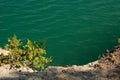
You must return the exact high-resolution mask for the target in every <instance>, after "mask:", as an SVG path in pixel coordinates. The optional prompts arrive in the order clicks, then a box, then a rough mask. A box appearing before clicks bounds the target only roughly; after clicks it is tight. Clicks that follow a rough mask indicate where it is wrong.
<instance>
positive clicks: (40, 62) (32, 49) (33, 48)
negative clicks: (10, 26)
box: [0, 35, 52, 70]
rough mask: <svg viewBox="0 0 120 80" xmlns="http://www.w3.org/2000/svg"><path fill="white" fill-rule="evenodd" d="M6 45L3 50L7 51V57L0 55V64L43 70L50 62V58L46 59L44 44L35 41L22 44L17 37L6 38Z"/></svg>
mask: <svg viewBox="0 0 120 80" xmlns="http://www.w3.org/2000/svg"><path fill="white" fill-rule="evenodd" d="M8 42H9V43H8V44H6V45H5V46H4V49H6V50H8V51H9V53H8V56H4V54H2V55H0V64H1V65H2V64H10V65H11V67H14V68H19V67H21V66H28V67H30V68H32V69H41V70H42V69H44V68H45V67H46V66H47V64H48V63H50V62H52V59H51V58H46V57H45V54H46V50H45V49H44V46H45V43H44V42H42V43H41V44H40V43H38V42H37V41H34V42H32V41H31V40H29V39H27V40H26V42H25V43H24V44H23V43H22V42H21V40H19V39H17V36H16V35H14V36H13V37H10V38H8Z"/></svg>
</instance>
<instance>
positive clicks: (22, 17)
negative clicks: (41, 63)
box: [0, 0, 120, 66]
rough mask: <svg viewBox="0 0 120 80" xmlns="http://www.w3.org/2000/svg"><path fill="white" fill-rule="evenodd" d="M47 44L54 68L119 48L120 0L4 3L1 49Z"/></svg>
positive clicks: (0, 10) (15, 0) (0, 0)
mask: <svg viewBox="0 0 120 80" xmlns="http://www.w3.org/2000/svg"><path fill="white" fill-rule="evenodd" d="M13 34H16V35H17V36H18V37H19V38H20V39H22V40H25V39H27V38H29V39H32V40H37V41H42V40H46V41H47V47H46V50H47V53H48V54H47V56H52V57H53V64H52V65H63V66H65V65H73V64H77V65H81V64H86V63H88V62H91V61H94V60H96V59H98V56H99V55H100V54H102V53H103V52H105V50H106V49H111V48H112V47H113V46H115V45H117V38H119V37H120V0H100V1H98V0H0V45H1V46H2V45H4V44H5V43H7V38H8V37H10V36H12V35H13Z"/></svg>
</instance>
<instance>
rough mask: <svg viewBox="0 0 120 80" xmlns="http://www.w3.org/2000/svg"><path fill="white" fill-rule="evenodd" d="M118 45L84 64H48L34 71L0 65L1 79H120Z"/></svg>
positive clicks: (119, 52) (119, 50)
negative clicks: (98, 57) (42, 68)
mask: <svg viewBox="0 0 120 80" xmlns="http://www.w3.org/2000/svg"><path fill="white" fill-rule="evenodd" d="M119 61H120V46H116V47H114V49H113V50H110V51H109V50H107V51H106V53H104V54H103V55H102V56H101V58H100V59H99V60H97V61H94V62H90V63H88V64H86V65H82V66H79V65H73V66H67V67H62V66H48V67H47V68H46V69H45V70H44V71H41V72H34V71H32V70H31V69H30V68H26V67H22V68H20V69H10V70H9V65H4V66H1V67H0V71H2V72H1V73H0V79H1V80H20V79H21V80H120V75H119V74H120V62H119Z"/></svg>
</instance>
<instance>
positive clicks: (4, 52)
mask: <svg viewBox="0 0 120 80" xmlns="http://www.w3.org/2000/svg"><path fill="white" fill-rule="evenodd" d="M2 53H3V54H4V55H5V56H7V55H8V53H9V51H6V50H4V49H2V48H0V55H1V54H2Z"/></svg>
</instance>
